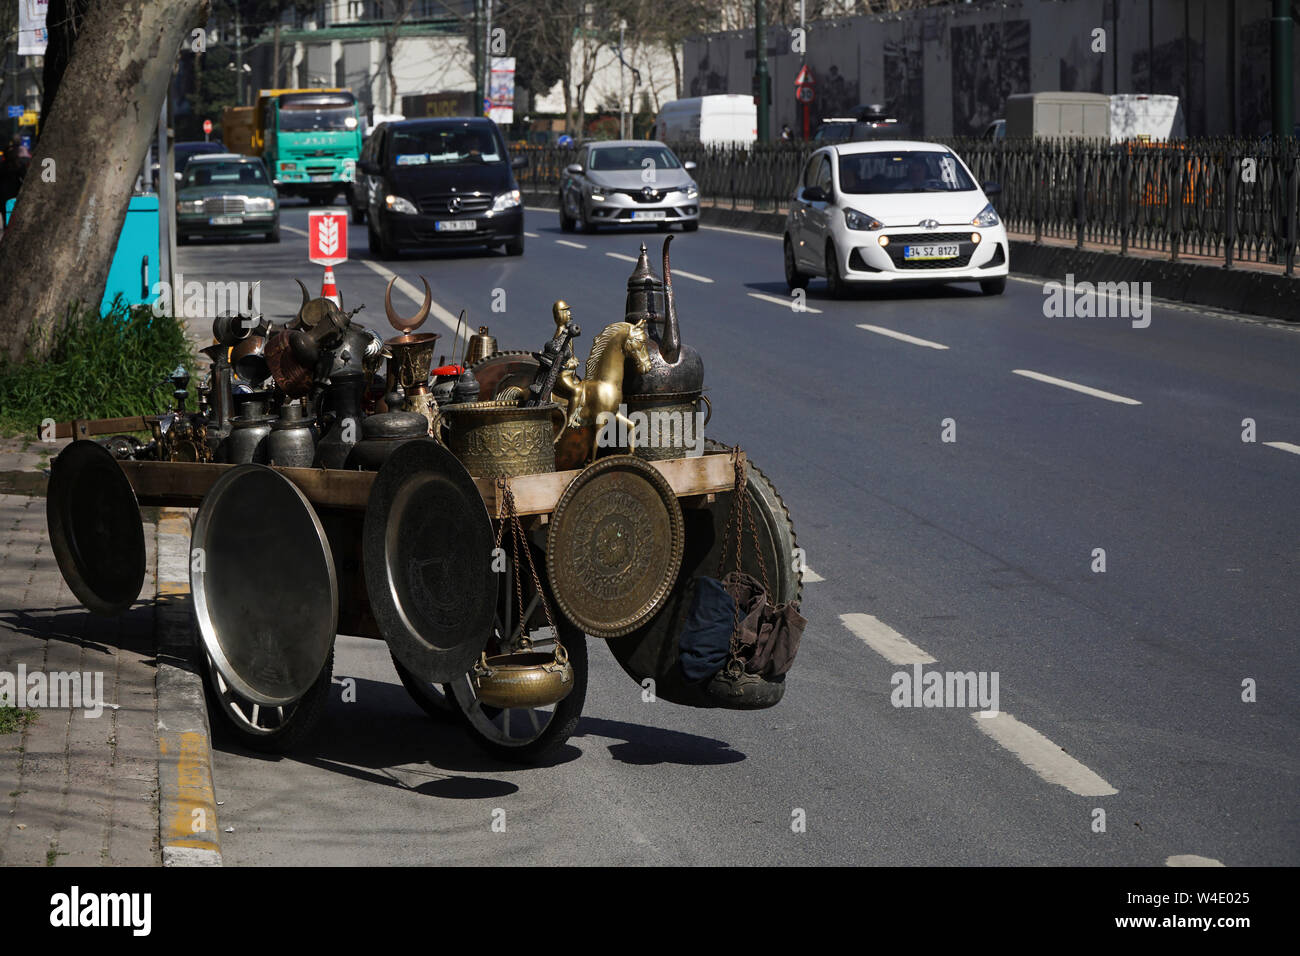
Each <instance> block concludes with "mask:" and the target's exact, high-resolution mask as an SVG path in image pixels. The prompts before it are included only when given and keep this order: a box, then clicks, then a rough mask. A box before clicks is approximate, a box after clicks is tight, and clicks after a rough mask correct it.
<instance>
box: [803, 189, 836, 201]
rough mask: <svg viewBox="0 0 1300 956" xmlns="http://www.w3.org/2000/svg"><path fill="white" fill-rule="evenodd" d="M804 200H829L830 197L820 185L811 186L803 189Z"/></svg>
mask: <svg viewBox="0 0 1300 956" xmlns="http://www.w3.org/2000/svg"><path fill="white" fill-rule="evenodd" d="M803 198H804V202H829V201H830V197H829V196H827V195H826V190H824V189H822V188H821V187H820V186H809V187H808V188H807V189H805V190H804V191H803Z"/></svg>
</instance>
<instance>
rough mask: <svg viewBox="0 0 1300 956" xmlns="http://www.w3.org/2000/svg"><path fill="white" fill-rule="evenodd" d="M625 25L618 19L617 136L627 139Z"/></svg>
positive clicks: (625, 23)
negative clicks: (624, 61)
mask: <svg viewBox="0 0 1300 956" xmlns="http://www.w3.org/2000/svg"><path fill="white" fill-rule="evenodd" d="M626 27H627V22H626V21H624V20H620V21H618V138H619V139H627V138H628V136H627V130H626V128H625V126H624V122H623V113H624V107H625V106H626V105H627V88H626V87H625V86H624V85H623V31H624V29H625V28H626Z"/></svg>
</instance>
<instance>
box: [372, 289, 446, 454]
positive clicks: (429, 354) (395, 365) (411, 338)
mask: <svg viewBox="0 0 1300 956" xmlns="http://www.w3.org/2000/svg"><path fill="white" fill-rule="evenodd" d="M396 281H397V277H396V276H393V278H392V279H390V280H389V282H388V288H387V289H386V290H385V291H384V311H385V312H386V313H387V315H388V321H389V324H391V325H392V327H393V328H394V329H396V330H397V331H398V332H399V333H400V334H399V335H397V336H395V337H394V338H391V339H388V340H387V341H385V342H384V347H385V348H386V349H387V350H388V378H387V383H386V386H385V396H386V397H385V399H384V400H385V402H387V403H388V407H389V410H390V411H397V410H399V408H400V410H401V411H407V412H419V413H420V414H421V415H423V416H424V417H425V419H426V420H427V421H428V423H429V434H430V435H433V436H435V437H436V436H437V434H438V406H437V403H436V402H435V401H434V397H433V392H432V390H431V389H430V388H429V374H430V371H431V370H432V368H433V352H434V349H435V348H436V346H437V342H438V338H439V336H438V334H437V333H436V332H416V331H415V330H416V329H418V328H419V327H420V326H422V325H423V324H424V323H425V321H426V320H427V319H428V318H429V309H430V308H431V307H432V306H433V292H432V290H431V289H430V288H429V283H428V281H427V280H426V279H424V277H423V276H421V278H420V281H421V282H423V283H424V303H423V305H421V306H420V311H418V312H416V313H415V315H414V316H412V317H411V318H409V319H404V318H402V317H401V316H400V315H398V314H397V312H396V310H394V309H393V283H394V282H396ZM399 395H400V396H401V402H400V405H398V404H395V403H394V401H393V399H394V398H395V397H396V396H399Z"/></svg>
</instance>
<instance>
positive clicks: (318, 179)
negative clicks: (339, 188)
mask: <svg viewBox="0 0 1300 956" xmlns="http://www.w3.org/2000/svg"><path fill="white" fill-rule="evenodd" d="M333 178H334V177H333V176H331V175H330V174H329V173H318V174H316V175H315V176H312V178H311V181H312V182H314V183H327V182H329V181H330V180H331V179H333Z"/></svg>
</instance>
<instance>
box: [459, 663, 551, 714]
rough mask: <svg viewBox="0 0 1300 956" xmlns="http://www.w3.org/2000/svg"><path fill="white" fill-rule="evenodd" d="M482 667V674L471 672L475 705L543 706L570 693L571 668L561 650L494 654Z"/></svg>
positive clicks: (504, 706)
mask: <svg viewBox="0 0 1300 956" xmlns="http://www.w3.org/2000/svg"><path fill="white" fill-rule="evenodd" d="M486 664H487V671H486V673H484V672H481V671H475V672H471V673H473V678H474V690H475V692H476V693H477V694H478V699H479V702H480V703H483V704H486V705H488V706H489V707H500V708H501V709H503V710H505V709H507V708H511V707H546V706H548V705H550V704H558V703H559V702H560V701H562V700H564V698H566V697H568V696H569V692H570V691H571V690H573V665H572V664H571V663H569V656H568V654H566V653H565V652H564V650H563V648H560V649H559V653H557V654H549V653H542V652H539V651H524V652H522V653H519V654H498V655H496V656H495V657H489V658H487V661H486Z"/></svg>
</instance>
